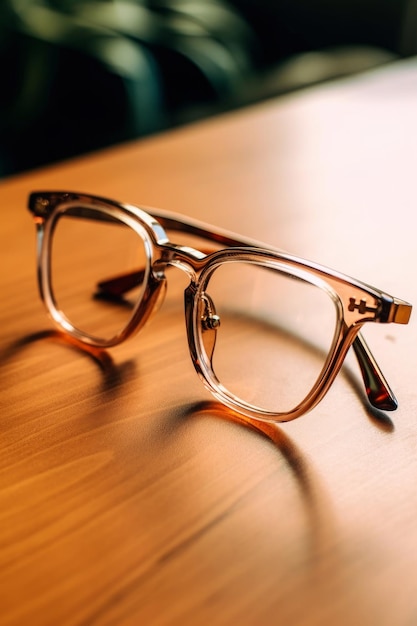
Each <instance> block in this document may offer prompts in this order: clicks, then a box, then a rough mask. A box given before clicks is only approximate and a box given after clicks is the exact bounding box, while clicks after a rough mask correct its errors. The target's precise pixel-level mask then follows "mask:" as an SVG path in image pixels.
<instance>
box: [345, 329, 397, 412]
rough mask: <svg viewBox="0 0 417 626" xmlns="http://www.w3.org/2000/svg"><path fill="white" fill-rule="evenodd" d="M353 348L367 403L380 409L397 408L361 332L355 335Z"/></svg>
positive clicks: (389, 409)
mask: <svg viewBox="0 0 417 626" xmlns="http://www.w3.org/2000/svg"><path fill="white" fill-rule="evenodd" d="M353 350H354V352H355V355H356V358H357V360H358V363H359V367H360V370H361V374H362V379H363V382H364V384H365V390H366V395H367V396H368V400H369V403H370V404H371V405H372V406H373V407H375V408H376V409H380V410H382V411H395V410H396V409H397V408H398V402H397V398H396V397H395V395H394V393H393V392H392V390H391V388H390V386H389V384H388V382H387V380H386V378H385V376H384V374H383V373H382V371H381V369H380V367H379V365H378V363H377V362H376V360H375V357H374V355H373V354H372V352H371V350H370V348H369V346H368V344H367V343H366V341H365V339H364V337H363V335H362V334H361V333H358V334H357V335H356V337H355V340H354V342H353Z"/></svg>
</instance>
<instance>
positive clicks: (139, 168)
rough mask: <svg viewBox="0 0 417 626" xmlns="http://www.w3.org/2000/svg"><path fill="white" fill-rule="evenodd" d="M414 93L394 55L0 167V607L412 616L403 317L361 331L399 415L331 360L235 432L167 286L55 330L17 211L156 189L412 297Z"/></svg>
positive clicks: (56, 622) (411, 434)
mask: <svg viewBox="0 0 417 626" xmlns="http://www.w3.org/2000/svg"><path fill="white" fill-rule="evenodd" d="M416 111H417V63H416V62H415V61H414V60H413V61H409V62H407V63H403V64H397V65H393V66H392V67H388V68H386V69H383V70H379V71H376V72H373V73H370V74H364V75H362V76H360V77H356V78H353V79H350V80H345V81H342V82H339V83H333V84H329V85H326V86H322V87H319V88H316V89H312V90H309V91H306V92H303V93H299V94H295V95H291V96H288V97H283V98H281V99H279V100H277V101H272V102H267V103H264V104H261V105H260V106H256V107H254V108H252V109H250V110H246V111H240V112H235V113H232V114H229V115H225V116H223V117H221V118H219V119H214V120H210V121H206V122H204V123H200V124H197V125H195V126H191V127H189V128H184V129H181V130H178V131H175V132H171V133H168V134H164V135H161V136H159V137H155V138H152V139H149V140H145V141H141V142H137V143H132V144H131V145H126V146H122V147H118V148H116V149H111V150H108V151H105V152H102V153H99V154H94V155H91V156H88V157H85V158H80V159H77V160H75V161H72V162H70V163H67V164H62V165H57V166H54V167H50V168H47V169H43V170H40V171H38V172H33V173H29V174H25V175H21V176H17V177H14V178H11V179H9V180H5V181H3V182H2V183H1V185H0V204H1V209H0V220H1V227H0V237H1V244H0V245H1V266H2V267H1V272H0V281H1V287H0V293H1V312H0V362H1V369H0V386H1V396H0V414H1V437H0V463H1V474H0V477H1V486H0V503H1V504H0V517H1V522H0V541H1V549H0V572H1V573H0V577H1V578H0V598H1V599H0V603H1V619H0V622H1V624H2V626H6V625H7V626H11V625H13V626H16V625H19V626H23V625H24V626H26V625H30V626H37V625H39V626H70V625H71V626H72V625H77V626H98V625H100V626H104V625H105V626H110V625H112V626H121V625H127V624H129V625H139V624H140V625H142V624H143V625H145V624H146V625H154V624H155V625H156V624H158V625H175V626H177V625H181V626H183V625H188V624H190V625H193V626H194V625H206V624H207V625H209V624H210V626H212V625H216V626H217V625H224V626H230V625H234V624H241V625H254V626H255V625H256V626H259V625H260V624H262V625H270V624H271V625H277V624H279V625H281V624H282V625H285V626H290V625H301V624H302V625H306V626H307V625H308V626H310V625H315V626H323V625H326V626H327V625H332V626H335V625H338V626H340V625H342V626H343V625H345V624H348V625H355V626H359V625H366V626H368V625H369V626H371V625H372V626H373V625H375V624H378V626H394V625H395V626H412V625H414V624H417V578H416V568H417V419H416V417H417V416H416V409H417V385H416V380H417V379H416V376H417V349H416V346H417V343H416V340H417V327H416V320H417V318H412V320H411V322H410V324H409V325H408V326H397V325H389V326H378V325H374V326H372V327H370V328H369V329H366V332H365V336H366V337H367V338H368V339H369V342H370V343H371V344H372V347H373V350H374V353H375V355H376V356H377V358H378V360H379V361H380V363H381V365H382V367H383V370H384V372H385V374H386V376H387V378H388V379H389V381H390V383H391V385H392V387H393V389H394V391H395V392H396V394H397V396H398V399H399V402H400V408H399V410H398V411H397V412H396V413H393V414H390V415H388V414H382V413H378V412H376V411H372V410H371V409H370V408H368V406H367V404H366V402H365V401H364V400H363V392H362V390H361V385H360V384H359V374H358V369H357V366H356V363H355V362H354V360H353V359H348V362H347V365H346V367H345V373H344V374H341V375H339V377H338V379H337V382H336V383H335V384H334V386H333V387H332V389H331V390H330V392H329V394H328V395H327V397H326V398H325V400H324V401H323V402H322V403H321V404H320V405H319V406H318V407H317V408H316V409H315V410H314V411H313V412H311V413H309V414H308V415H306V416H304V417H301V418H299V419H298V420H295V421H293V422H291V423H287V424H282V425H280V426H276V427H275V426H265V427H263V428H262V427H259V428H258V429H256V428H251V427H247V426H244V425H242V424H238V423H236V421H234V420H233V419H232V417H231V416H230V415H229V414H228V413H227V411H225V410H222V409H221V408H220V407H219V406H218V405H216V404H214V403H213V402H211V400H210V396H209V395H208V394H207V392H206V391H205V390H204V388H203V387H202V385H201V383H200V382H199V380H198V378H197V376H196V374H195V372H194V370H193V367H192V364H191V360H190V358H189V354H188V348H187V342H186V336H185V329H184V323H183V311H182V296H181V293H178V292H175V291H174V292H173V293H169V294H168V296H167V301H166V303H165V304H164V306H163V308H162V310H161V311H160V312H159V313H158V316H156V317H155V319H154V320H153V322H152V323H151V324H150V325H148V326H147V327H146V329H145V330H144V331H143V332H142V334H140V335H139V336H137V337H136V338H135V339H134V340H133V341H129V342H127V343H125V344H124V345H122V346H120V347H118V348H115V349H113V350H111V351H109V352H108V353H103V354H102V355H101V356H100V357H93V356H92V355H89V354H88V353H85V352H82V351H80V350H78V349H75V348H73V347H71V346H69V345H68V344H66V343H65V342H63V341H62V339H60V338H59V336H57V335H56V334H54V333H53V332H52V331H51V325H50V322H49V321H48V319H47V317H46V315H45V312H44V310H43V307H42V305H41V302H40V299H39V297H38V293H37V287H36V280H35V234H34V226H33V222H32V219H31V218H30V215H29V213H28V212H27V210H26V198H27V195H28V193H29V191H31V190H33V189H65V190H66V189H68V190H77V191H88V192H91V193H95V194H99V195H104V196H107V197H110V198H115V199H119V200H124V201H127V202H131V203H138V204H142V205H151V206H158V207H161V208H164V209H168V210H174V211H176V212H180V213H184V214H185V215H189V216H193V217H197V218H200V219H203V220H205V221H207V222H211V223H213V224H216V225H218V226H222V227H226V228H228V229H232V230H235V231H237V232H240V233H241V234H244V235H250V236H252V237H255V238H257V239H260V240H264V241H266V242H268V243H271V244H275V245H277V246H280V247H283V248H285V249H287V250H290V251H291V252H294V253H296V254H299V255H301V256H304V257H306V258H312V259H314V260H316V261H319V262H321V263H323V264H326V265H329V266H331V267H334V268H336V269H339V270H341V271H343V272H345V273H348V274H351V275H353V276H355V277H357V278H360V279H362V280H365V281H367V282H369V283H370V284H374V285H376V286H377V287H381V288H383V289H385V290H386V291H387V292H388V293H392V294H393V295H396V296H398V297H401V298H404V299H406V300H409V301H410V302H412V303H417V279H416V268H417V245H416V220H415V214H416V208H417V186H416V162H417V140H416V137H417V115H416ZM28 149H34V150H36V146H32V147H29V146H28ZM184 286H185V285H184Z"/></svg>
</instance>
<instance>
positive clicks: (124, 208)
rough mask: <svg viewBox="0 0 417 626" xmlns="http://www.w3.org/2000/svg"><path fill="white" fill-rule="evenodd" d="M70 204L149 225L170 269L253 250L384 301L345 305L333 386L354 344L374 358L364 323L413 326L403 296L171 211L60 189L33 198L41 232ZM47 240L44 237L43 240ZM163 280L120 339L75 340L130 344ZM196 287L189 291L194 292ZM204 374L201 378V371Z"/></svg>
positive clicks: (390, 405) (374, 371)
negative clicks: (171, 234) (177, 240)
mask: <svg viewBox="0 0 417 626" xmlns="http://www.w3.org/2000/svg"><path fill="white" fill-rule="evenodd" d="M65 203H71V204H78V205H79V204H80V203H81V204H83V203H85V204H88V205H90V204H91V205H93V206H94V208H96V209H97V210H102V211H105V210H106V209H107V210H116V211H117V212H122V214H124V215H129V216H131V217H132V218H133V219H134V220H139V222H142V225H144V226H145V230H146V231H147V233H148V235H149V238H150V241H151V243H152V245H153V247H154V250H155V249H156V250H159V252H163V253H164V255H165V258H164V260H163V263H165V264H166V265H168V263H167V261H168V259H169V257H170V255H177V257H178V258H180V259H182V260H185V261H186V262H188V263H190V266H191V267H193V269H194V270H196V271H197V272H199V273H201V271H203V270H204V268H205V267H206V266H207V265H208V264H209V263H213V262H215V260H216V259H217V260H218V259H219V258H220V257H222V255H230V254H236V253H238V252H239V248H241V252H242V251H243V252H246V253H247V252H249V251H250V250H252V252H253V253H256V254H257V255H258V254H259V255H261V256H262V255H266V256H268V255H271V254H272V255H273V256H274V257H275V258H280V259H281V260H283V261H285V262H288V263H291V264H294V265H295V266H301V267H303V268H304V269H305V271H306V272H307V273H311V274H313V275H319V276H321V277H324V278H325V280H326V281H329V282H330V284H331V285H332V288H334V289H335V291H336V293H338V295H339V296H340V289H341V286H344V287H349V288H354V289H355V290H359V292H362V293H364V294H367V295H368V296H370V297H372V298H374V299H375V302H376V301H378V303H379V304H378V307H375V308H373V309H372V313H373V316H372V315H371V316H369V315H364V313H368V312H369V311H362V313H361V311H360V306H359V305H357V300H356V299H355V300H354V304H353V308H352V310H349V315H348V317H349V319H348V320H346V314H347V313H346V310H347V309H348V308H349V307H346V306H344V313H345V322H347V324H346V326H347V328H348V329H351V330H349V332H350V333H351V335H352V341H350V343H349V345H347V344H345V345H347V348H346V350H344V351H343V356H342V357H340V364H339V357H338V359H336V361H335V364H338V367H337V371H336V372H335V375H334V376H331V382H332V381H333V380H334V378H335V376H336V374H337V373H338V371H339V369H340V367H341V364H342V362H343V359H344V357H345V354H346V352H347V350H348V348H349V347H350V345H352V343H358V344H360V346H358V350H356V349H355V353H356V354H357V356H358V359H359V360H360V361H361V359H362V358H365V359H367V358H368V357H369V354H371V353H370V352H369V349H368V350H367V349H365V347H366V348H367V346H366V344H365V342H364V341H363V337H362V336H361V333H360V332H359V330H360V327H361V326H362V325H363V323H364V322H367V321H377V322H382V323H388V322H395V323H401V324H406V323H408V320H409V317H410V314H411V308H412V307H411V305H410V304H409V303H407V302H405V301H404V300H400V299H398V298H394V297H392V296H389V295H387V294H385V292H382V291H381V290H379V289H376V288H374V287H371V286H369V285H367V284H366V283H363V282H362V281H358V280H356V279H353V278H351V277H349V276H347V275H345V274H342V273H340V272H337V271H335V270H331V269H329V268H326V267H324V266H322V265H320V264H317V263H314V262H311V261H307V260H305V259H302V258H300V257H296V256H294V255H290V254H288V253H286V252H283V251H282V250H279V249H276V248H273V247H270V246H265V244H262V243H260V242H256V241H254V240H251V239H246V238H243V237H239V236H237V235H235V234H234V233H230V232H228V231H224V230H221V229H217V228H214V227H211V226H208V225H207V224H204V223H203V222H199V221H197V220H192V219H189V218H186V217H184V216H180V215H177V214H174V213H168V212H166V211H162V210H160V209H148V208H147V207H144V208H142V207H136V206H134V205H130V204H123V203H120V202H116V201H114V200H108V199H106V198H102V197H100V196H94V195H90V194H85V193H78V192H59V191H58V192H57V191H47V192H44V191H38V192H32V193H31V194H30V197H29V209H30V211H31V212H32V214H33V216H34V218H35V222H36V224H37V227H38V231H40V232H42V231H43V228H44V226H45V223H46V222H48V221H49V219H50V218H51V216H52V215H53V213H54V211H55V210H56V209H57V207H61V208H62V205H63V204H65ZM166 228H167V229H171V230H173V231H180V232H185V233H190V234H192V235H196V236H197V237H202V238H203V239H207V240H210V241H211V242H213V243H215V244H217V245H226V246H230V248H229V247H228V248H223V249H221V250H218V251H216V252H213V253H211V254H209V255H206V254H203V253H200V252H198V251H196V250H194V251H192V250H191V252H190V249H189V248H185V247H183V246H176V245H173V244H171V242H170V240H169V238H168V236H167V234H166V232H165V229H166ZM41 239H42V236H41ZM38 258H39V259H41V256H39V257H38ZM171 258H172V256H171ZM161 261H162V258H161V259H159V260H157V262H159V270H160V269H161ZM42 264H43V265H45V263H44V262H42V260H40V261H39V266H40V265H42ZM39 266H38V273H39V275H40V274H41V273H42V267H39ZM153 267H155V264H153ZM43 271H44V270H43ZM161 276H162V274H161V272H159V273H158V275H157V276H156V274H155V273H154V271H150V273H149V281H148V282H149V283H151V284H150V286H149V293H148V294H147V298H146V299H145V301H144V300H142V301H141V302H142V304H143V307H141V306H139V307H138V308H137V311H136V313H135V315H134V316H133V317H132V318H131V323H129V324H128V327H127V328H126V329H125V331H124V332H122V333H120V335H119V336H118V337H117V338H114V340H112V341H111V342H108V341H106V342H100V344H97V343H95V341H94V339H92V340H91V339H90V338H89V337H88V336H85V335H83V334H82V333H81V334H80V335H81V336H75V338H76V339H78V340H80V341H81V342H85V343H89V344H90V345H98V347H101V348H107V347H111V346H112V345H116V344H117V343H120V342H121V341H124V340H125V339H127V338H128V337H129V336H130V335H132V334H133V333H134V332H137V331H138V330H140V328H142V327H143V325H144V323H145V322H146V320H147V318H148V317H149V314H150V312H151V310H152V308H153V306H154V304H155V302H156V301H157V300H158V298H159V296H160V293H159V292H160V290H161V289H162V288H163V287H164V286H165V284H166V282H165V280H163V279H162V278H161ZM190 287H191V284H190ZM190 287H189V288H188V289H190ZM41 295H42V287H41ZM186 299H187V295H186ZM350 300H351V301H352V300H353V298H351V299H350ZM365 302H366V300H365ZM46 304H47V303H46ZM356 309H357V310H356ZM186 317H187V315H186ZM55 322H56V323H58V325H59V326H61V327H62V324H60V322H59V321H58V322H57V320H55ZM352 329H353V330H352ZM64 330H65V331H66V332H69V331H68V329H65V327H64ZM73 336H74V335H73ZM356 340H358V341H356ZM190 352H191V356H192V359H193V362H194V356H193V353H192V350H191V346H190ZM368 352H369V354H368ZM364 355H365V356H364ZM371 361H372V355H371ZM360 364H361V363H360ZM368 365H369V364H366V365H365V366H364V367H362V364H361V370H362V374H363V375H364V369H365V370H367V372H366V371H365V375H364V378H366V376H367V377H368V379H369V377H370V379H371V383H375V380H374V377H376V380H377V383H378V385H379V386H381V385H382V387H383V388H384V389H385V391H384V394H383V395H384V397H385V396H386V397H387V398H388V400H387V401H386V406H384V407H383V408H385V410H393V409H394V408H396V406H397V404H396V400H395V397H394V396H393V394H392V392H391V390H390V389H389V386H388V384H387V382H386V380H385V378H384V377H383V375H382V372H380V370H379V368H378V366H377V364H376V362H373V363H371V365H373V366H375V367H373V368H372V367H371V368H369V367H368ZM196 369H197V368H196ZM197 372H198V370H197ZM198 373H199V374H200V372H198ZM368 382H369V380H368ZM365 383H366V380H365ZM329 386H330V384H329V385H327V384H326V385H324V384H323V385H322V388H323V389H324V387H325V389H324V391H323V393H322V394H321V395H320V399H321V397H322V396H323V395H324V394H325V393H326V391H327V389H328V387H329ZM366 388H367V393H368V398H369V399H370V401H371V404H374V406H378V407H379V408H380V404H379V400H378V397H377V394H376V395H375V394H374V395H375V398H374V400H375V402H374V401H373V400H372V389H371V390H369V389H368V385H366ZM369 391H371V394H370V393H369ZM211 392H212V393H214V391H213V390H211ZM221 401H222V402H223V403H224V404H227V403H226V402H225V400H224V399H222V400H221ZM318 401H319V400H317V402H318ZM317 402H315V403H314V404H313V405H312V406H315V404H317ZM312 406H310V407H309V408H312ZM381 406H382V405H381ZM234 408H236V409H237V410H240V412H242V410H241V408H240V409H239V407H236V406H235V407H234ZM309 408H308V409H303V410H302V411H301V410H300V411H299V412H298V413H297V415H294V417H297V416H298V414H301V413H305V412H306V410H309ZM274 415H275V416H276V417H275V419H274V421H277V420H279V421H281V418H280V416H279V415H278V416H277V414H274ZM253 417H255V418H257V419H268V421H269V420H270V418H269V416H268V417H267V418H265V417H262V416H260V415H259V414H257V415H253ZM286 419H293V417H287V418H286Z"/></svg>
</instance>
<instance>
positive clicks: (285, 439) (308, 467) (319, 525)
mask: <svg viewBox="0 0 417 626" xmlns="http://www.w3.org/2000/svg"><path fill="white" fill-rule="evenodd" d="M199 417H207V418H215V419H221V420H226V421H228V422H231V423H233V424H236V425H238V426H240V427H242V428H247V429H249V430H251V431H253V432H255V433H257V434H258V435H261V436H262V437H264V438H266V439H267V440H268V441H269V442H271V443H272V444H273V445H274V447H275V449H276V450H277V451H278V452H279V455H280V457H281V458H282V459H283V460H284V462H285V464H286V465H287V467H288V468H289V469H290V472H291V475H292V476H293V477H294V479H295V483H296V485H297V487H298V490H299V493H300V495H301V501H302V504H303V508H304V510H305V514H306V520H307V525H306V527H307V529H308V537H307V539H308V541H307V545H309V551H308V554H309V558H310V559H311V562H312V564H315V565H316V564H317V563H318V561H319V560H320V556H319V555H320V554H322V553H323V551H324V550H325V547H326V546H328V545H329V544H331V543H332V541H333V535H334V525H335V522H334V516H333V512H332V505H331V502H329V498H328V496H327V492H326V489H325V488H324V486H323V485H322V483H321V480H320V479H319V477H318V476H317V475H316V472H315V470H314V467H313V466H312V464H310V463H309V462H308V459H307V457H306V456H305V455H304V454H303V453H302V451H301V450H300V449H299V448H298V447H297V445H296V444H295V443H294V442H293V441H292V439H291V438H290V437H289V436H288V435H287V434H286V433H285V432H284V430H283V429H282V424H275V423H270V422H269V423H268V422H256V421H254V420H253V419H251V418H249V417H245V416H243V415H240V414H239V413H235V412H233V411H232V410H231V409H229V408H227V407H225V406H223V405H222V404H220V403H218V402H216V401H212V400H209V401H204V402H198V403H196V404H192V405H190V406H188V408H186V409H185V410H183V411H180V412H177V414H176V417H175V424H171V429H170V430H172V432H173V431H175V432H177V429H178V426H179V424H180V423H181V421H182V422H184V421H189V420H191V419H196V418H199Z"/></svg>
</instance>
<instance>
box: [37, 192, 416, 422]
mask: <svg viewBox="0 0 417 626" xmlns="http://www.w3.org/2000/svg"><path fill="white" fill-rule="evenodd" d="M29 209H30V211H31V212H32V213H33V215H34V219H35V223H36V227H37V235H38V279H39V287H40V293H41V297H42V299H43V300H44V302H45V305H46V307H47V310H48V311H49V314H50V316H51V317H52V319H53V321H54V322H55V324H56V325H57V326H58V328H59V329H60V330H61V331H63V332H64V333H67V334H68V335H70V336H71V337H72V338H74V339H75V340H77V341H79V342H82V343H84V344H89V345H91V346H97V347H99V348H109V347H111V346H115V345H117V344H119V343H120V342H122V341H124V340H125V339H127V338H128V337H130V336H131V335H133V334H134V333H136V332H137V331H138V330H140V329H141V328H142V327H143V326H144V324H145V322H146V321H147V320H148V319H149V317H150V314H151V313H152V312H153V311H154V310H156V309H157V308H158V306H159V305H160V304H161V302H162V300H163V296H164V293H165V289H166V285H167V279H166V274H168V273H169V272H168V270H170V271H171V272H172V269H171V268H177V269H179V270H182V271H183V272H185V274H186V275H187V277H188V286H187V287H186V289H185V291H184V302H185V321H186V330H187V338H188V344H189V349H190V354H191V358H192V362H193V364H194V367H195V369H196V371H197V373H198V375H199V376H200V378H201V380H202V381H203V383H204V384H205V386H206V387H207V388H208V390H209V391H211V393H212V394H213V395H214V396H215V397H216V398H217V399H218V400H219V401H220V402H222V403H223V404H225V405H226V406H228V407H230V408H232V409H234V410H235V411H237V412H239V413H241V414H243V415H246V416H249V417H251V418H255V419H258V420H264V421H287V420H291V419H294V418H296V417H299V416H300V415H302V414H303V413H306V412H307V411H308V410H310V409H312V408H313V407H314V406H315V405H316V404H317V403H318V402H319V401H320V400H321V399H322V398H323V396H324V395H325V394H326V392H327V391H328V389H329V387H330V385H331V384H332V382H333V381H334V379H335V376H336V375H337V373H338V371H339V370H340V368H341V366H342V363H343V361H344V358H345V356H346V353H347V351H348V349H349V348H350V347H351V346H353V349H354V352H355V354H356V357H357V359H358V362H359V365H360V369H361V372H362V377H363V380H364V383H365V388H366V393H367V395H368V399H369V401H370V403H371V404H372V405H373V406H374V407H377V408H379V409H383V410H394V409H396V408H397V402H396V399H395V397H394V395H393V393H392V391H391V390H390V388H389V386H388V384H387V382H386V380H385V378H384V376H383V374H382V372H381V370H380V369H379V367H378V365H377V363H376V361H375V359H374V358H373V356H372V353H371V351H370V349H369V347H368V346H367V344H366V343H365V340H364V339H363V337H362V335H361V332H360V329H361V327H362V326H363V324H365V323H369V322H374V323H375V322H378V323H389V322H394V323H397V324H407V323H408V321H409V318H410V314H411V305H410V304H408V303H406V302H404V301H403V300H399V299H398V298H393V297H391V296H389V295H387V294H385V293H384V292H383V291H380V290H379V289H375V288H373V287H370V286H369V285H366V284H365V283H362V282H360V281H358V280H354V279H352V278H349V277H347V276H345V275H343V274H340V273H339V272H335V271H333V270H330V269H327V268H325V267H322V266H320V265H317V264H316V263H312V262H310V261H306V260H304V259H301V258H297V257H295V256H292V255H290V254H287V253H284V252H281V251H278V250H275V249H273V248H268V247H265V246H263V245H260V244H258V243H256V242H253V241H250V240H248V239H244V238H240V237H238V236H236V235H234V234H232V233H228V232H226V231H222V230H219V229H217V228H212V227H210V226H207V225H205V224H203V223H200V222H197V221H193V220H190V219H188V218H184V217H181V216H179V215H175V214H171V213H168V212H164V211H161V210H156V209H151V210H149V211H148V210H147V211H144V210H143V209H141V208H139V207H136V206H132V205H129V204H120V203H118V202H114V201H112V200H107V199H104V198H99V197H95V196H90V195H86V194H78V193H67V192H36V193H32V194H31V195H30V198H29ZM166 231H172V232H173V233H175V232H177V233H182V234H183V236H185V237H188V238H190V237H192V238H193V241H195V240H199V241H200V242H201V241H203V242H204V246H203V247H202V248H201V249H196V248H195V247H193V246H191V245H181V244H177V243H174V242H172V241H171V240H170V239H169V238H168V235H167V232H166Z"/></svg>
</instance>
